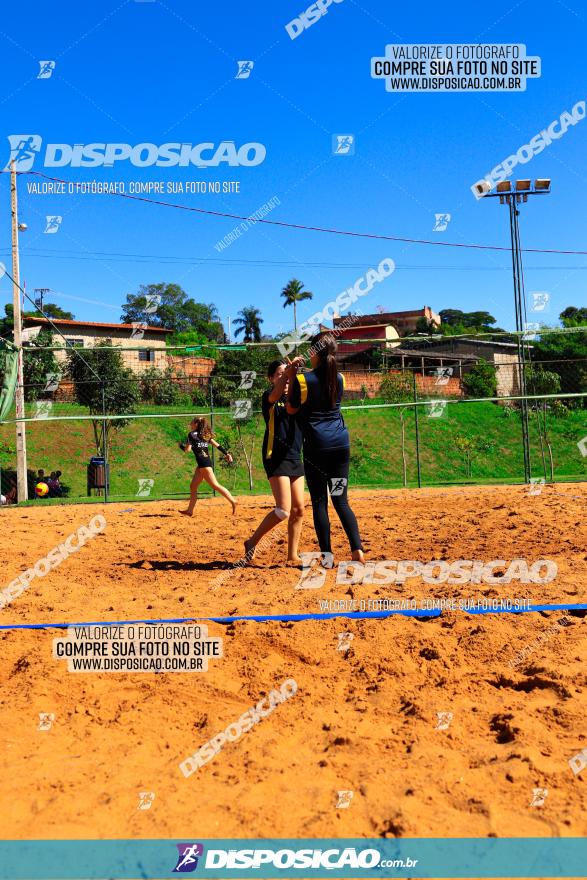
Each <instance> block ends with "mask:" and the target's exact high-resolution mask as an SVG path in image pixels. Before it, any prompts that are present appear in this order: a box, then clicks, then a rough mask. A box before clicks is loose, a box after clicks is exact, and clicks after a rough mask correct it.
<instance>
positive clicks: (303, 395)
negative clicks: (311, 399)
mask: <svg viewBox="0 0 587 880" xmlns="http://www.w3.org/2000/svg"><path fill="white" fill-rule="evenodd" d="M298 382H299V383H300V403H305V402H306V400H307V399H308V383H307V382H306V377H305V376H304V374H303V373H299V374H298Z"/></svg>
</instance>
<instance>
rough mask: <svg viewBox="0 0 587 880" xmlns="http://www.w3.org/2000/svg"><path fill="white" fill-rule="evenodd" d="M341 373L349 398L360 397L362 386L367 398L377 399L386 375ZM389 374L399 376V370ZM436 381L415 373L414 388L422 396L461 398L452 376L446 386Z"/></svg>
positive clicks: (356, 372)
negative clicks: (365, 389) (434, 395)
mask: <svg viewBox="0 0 587 880" xmlns="http://www.w3.org/2000/svg"><path fill="white" fill-rule="evenodd" d="M343 372H344V379H345V392H346V393H348V395H349V396H350V397H356V396H361V394H362V392H361V388H362V386H363V385H364V386H366V388H367V397H377V396H378V394H379V388H380V386H381V382H382V380H383V378H384V377H385V375H386V374H385V373H367V372H362V371H360V370H356V371H355V370H345V371H343ZM390 372H391V373H395V374H396V375H400V373H401V370H390ZM436 381H437V379H436V376H422V374H421V373H416V388H417V389H418V393H419V394H424V395H433V394H437V395H438V396H439V397H462V396H463V390H462V388H461V383H460V380H459V379H458V378H456V377H454V376H452V377H451V378H450V379H449V380H448V382H447V383H446V385H437V384H436Z"/></svg>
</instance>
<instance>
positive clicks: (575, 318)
mask: <svg viewBox="0 0 587 880" xmlns="http://www.w3.org/2000/svg"><path fill="white" fill-rule="evenodd" d="M559 318H560V320H561V323H562V325H563V327H583V326H584V325H585V324H587V308H580V309H578V308H576V306H567V308H566V309H563V311H562V312H561V313H560V315H559Z"/></svg>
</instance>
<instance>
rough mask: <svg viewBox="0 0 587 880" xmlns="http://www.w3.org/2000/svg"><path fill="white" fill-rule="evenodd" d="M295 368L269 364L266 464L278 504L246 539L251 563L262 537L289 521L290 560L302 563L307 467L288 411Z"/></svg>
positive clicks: (265, 404) (265, 410)
mask: <svg viewBox="0 0 587 880" xmlns="http://www.w3.org/2000/svg"><path fill="white" fill-rule="evenodd" d="M294 373H295V367H293V365H289V364H288V363H287V362H286V361H283V360H276V361H272V362H271V363H270V364H269V367H268V369H267V378H268V379H269V381H270V383H271V388H269V389H268V390H267V391H265V393H264V394H263V399H262V402H261V407H262V410H263V418H264V419H265V436H264V437H263V451H262V454H263V465H264V467H265V473H266V474H267V478H268V480H269V483H270V485H271V491H272V492H273V497H274V499H275V507H274V509H273V510H272V511H270V512H269V513H268V514H267V516H266V517H265V518H264V519H263V520H262V522H261V523H259V525H258V526H257V528H256V530H255V532H254V533H253V534H252V535H251V537H250V538H249V539H248V540H246V541H245V559H246V561H247V562H250V561H251V559H252V558H253V556H254V555H255V548H256V546H257V544H258V543H259V541H260V540H261V538H262V537H263V536H264V535H266V534H267V533H268V532H270V531H271V529H274V528H275V526H278V525H279V523H280V522H283V521H284V520H287V561H288V562H301V557H300V556H299V553H298V546H299V542H300V533H301V530H302V518H303V516H304V467H303V465H302V460H301V447H302V432H301V430H300V426H299V424H298V421H297V419H296V418H295V417H294V416H290V415H288V413H287V410H286V405H285V403H286V394H287V390H288V383H289V381H290V379H291V378H292V377H293V375H294Z"/></svg>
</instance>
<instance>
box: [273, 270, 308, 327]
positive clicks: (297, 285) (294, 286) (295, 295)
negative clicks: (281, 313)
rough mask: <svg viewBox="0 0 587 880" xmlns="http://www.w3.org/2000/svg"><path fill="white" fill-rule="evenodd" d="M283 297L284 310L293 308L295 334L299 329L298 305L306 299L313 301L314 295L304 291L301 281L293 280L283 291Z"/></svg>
mask: <svg viewBox="0 0 587 880" xmlns="http://www.w3.org/2000/svg"><path fill="white" fill-rule="evenodd" d="M281 296H282V297H283V298H284V300H285V302H284V303H283V308H284V309H285V308H287V306H293V310H294V333H295V331H296V330H297V329H298V316H297V304H298V303H299V302H303V300H305V299H312V297H313V296H314V294H313V293H310V291H309V290H304V285H303V284H302V282H301V281H298V279H297V278H292V279H291V281H288V283H287V284H286V285H285V287H284V288H283V290H282V291H281Z"/></svg>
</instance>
